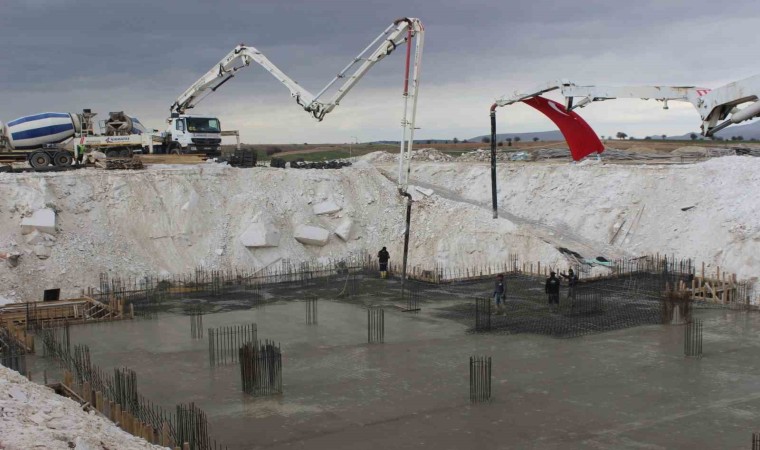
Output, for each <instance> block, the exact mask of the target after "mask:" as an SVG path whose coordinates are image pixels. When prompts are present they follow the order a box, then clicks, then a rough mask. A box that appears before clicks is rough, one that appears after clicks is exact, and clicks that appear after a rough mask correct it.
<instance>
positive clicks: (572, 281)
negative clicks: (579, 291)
mask: <svg viewBox="0 0 760 450" xmlns="http://www.w3.org/2000/svg"><path fill="white" fill-rule="evenodd" d="M560 275H562V278H564V279H566V280H567V299H568V300H570V301H571V302H572V303H571V304H572V305H575V287H576V286H577V285H578V275H576V274H575V272H573V269H570V270H568V271H567V275H565V274H564V273H563V274H560Z"/></svg>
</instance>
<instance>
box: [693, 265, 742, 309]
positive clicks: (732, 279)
mask: <svg viewBox="0 0 760 450" xmlns="http://www.w3.org/2000/svg"><path fill="white" fill-rule="evenodd" d="M737 287H738V283H737V281H736V274H735V273H727V272H726V271H723V272H721V270H720V267H718V268H716V270H715V275H714V276H709V275H706V274H705V264H704V263H702V271H701V272H700V273H699V274H698V275H696V276H695V277H694V279H693V280H692V283H691V293H692V298H693V299H694V300H700V301H706V302H712V303H721V304H724V305H726V304H730V303H740V304H745V303H747V302H748V301H749V299H742V298H739V295H738V289H737Z"/></svg>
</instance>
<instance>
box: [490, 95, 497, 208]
mask: <svg viewBox="0 0 760 450" xmlns="http://www.w3.org/2000/svg"><path fill="white" fill-rule="evenodd" d="M491 202H492V203H493V218H494V219H496V218H498V217H499V209H498V208H499V205H498V201H497V200H496V103H494V104H493V105H492V106H491Z"/></svg>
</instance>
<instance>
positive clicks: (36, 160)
mask: <svg viewBox="0 0 760 450" xmlns="http://www.w3.org/2000/svg"><path fill="white" fill-rule="evenodd" d="M29 165H30V166H32V167H33V168H35V169H41V168H43V167H47V166H49V165H50V155H48V154H47V153H45V152H34V153H32V154H31V155H30V156H29Z"/></svg>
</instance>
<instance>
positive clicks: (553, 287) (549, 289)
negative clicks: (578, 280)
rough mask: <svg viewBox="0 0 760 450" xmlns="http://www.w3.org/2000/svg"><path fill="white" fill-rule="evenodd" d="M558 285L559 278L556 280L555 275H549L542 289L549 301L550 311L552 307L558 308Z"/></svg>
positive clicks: (554, 273)
mask: <svg viewBox="0 0 760 450" xmlns="http://www.w3.org/2000/svg"><path fill="white" fill-rule="evenodd" d="M559 285H560V281H559V278H557V273H556V272H551V273H549V278H547V279H546V286H545V287H544V290H545V291H546V295H547V297H548V299H549V309H551V308H552V306H553V305H557V306H559Z"/></svg>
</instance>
